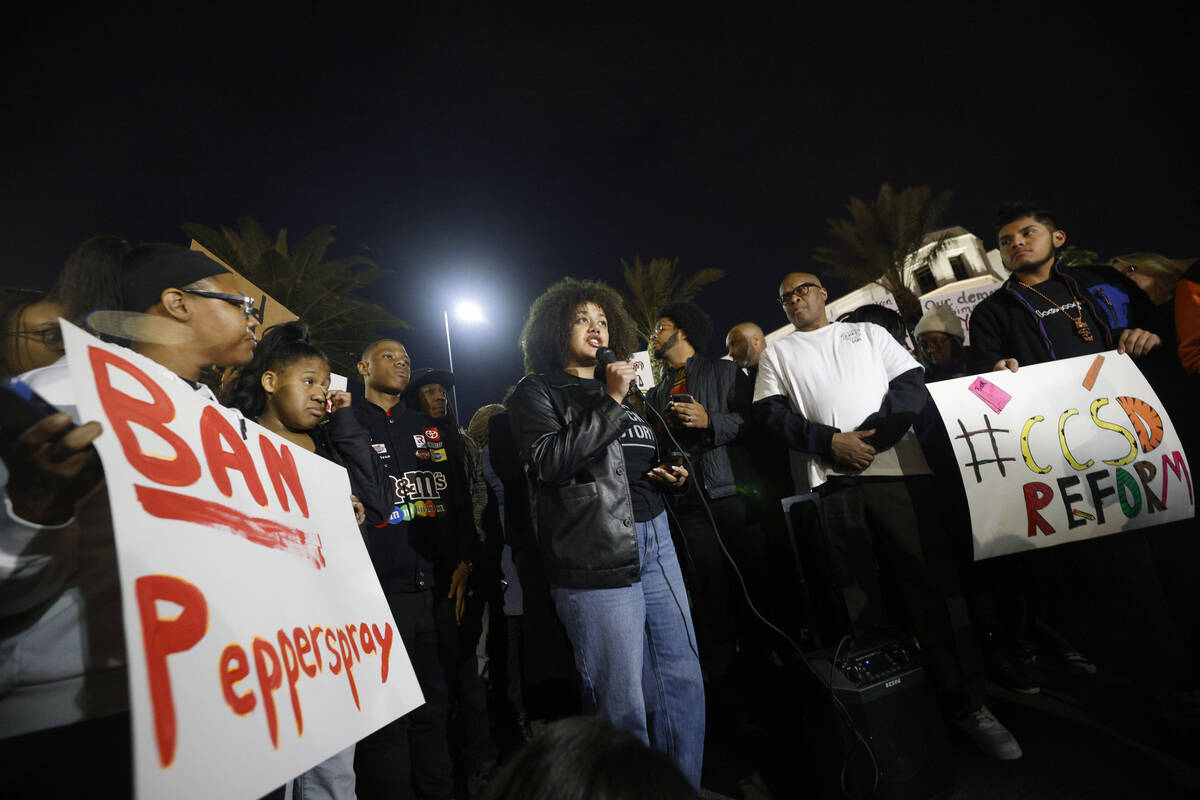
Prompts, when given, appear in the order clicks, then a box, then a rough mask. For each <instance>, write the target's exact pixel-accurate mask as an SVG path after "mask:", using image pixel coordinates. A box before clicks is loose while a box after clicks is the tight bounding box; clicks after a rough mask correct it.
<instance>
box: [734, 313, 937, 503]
mask: <svg viewBox="0 0 1200 800" xmlns="http://www.w3.org/2000/svg"><path fill="white" fill-rule="evenodd" d="M920 366H921V365H920V364H919V363H917V361H916V359H914V358H913V357H912V356H911V355H909V354H908V351H906V350H905V349H904V348H903V347H901V346H900V344H899V343H897V342H896V340H895V339H893V338H892V336H891V334H889V333H888V332H887V331H886V330H884V329H883V328H881V327H880V326H878V325H875V324H872V323H863V322H833V323H830V324H829V325H826V326H824V327H822V328H818V329H817V330H815V331H792V332H791V333H790V334H788V335H787V336H786V337H784V338H783V339H780V340H779V341H778V342H775V343H774V344H773V345H771V346H770V347H768V348H767V349H766V350H764V351H763V354H762V357H761V358H760V360H759V366H758V381H757V382H756V383H755V385H754V402H756V403H757V402H758V401H759V400H764V399H766V398H768V397H772V396H774V395H783V396H784V397H786V398H787V399H788V405H789V406H790V407H791V410H792V411H795V412H797V413H798V414H800V415H802V416H803V417H804V418H805V419H807V420H808V421H810V422H819V423H821V424H823V425H830V426H832V427H834V428H837V429H838V430H839V431H842V432H846V431H852V430H854V429H856V428H857V427H858V426H859V425H860V424H862V422H863V420H865V419H866V418H867V417H868V416H870V415H871V414H874V413H875V412H876V411H878V410H879V406H880V405H881V404H882V403H883V398H884V396H885V395H886V394H887V390H888V383H889V382H890V381H891V380H892V379H894V378H896V377H898V376H900V375H902V374H904V373H905V372H908V371H909V370H912V369H915V368H917V367H920ZM929 471H930V470H929V465H928V463H926V461H925V456H924V454H923V453H922V452H921V446H920V444H919V443H918V442H917V441H916V437H915V436H913V433H912V431H911V430H910V431H908V432H907V433H905V434H904V438H903V439H901V440H900V441H899V442H898V443H897V444H896V446H895V447H893V448H891V449H889V450H885V451H884V452H882V453H877V454H876V456H875V460H874V462H872V464H871V466H870V467H868V468H867V469H866V470H863V471H862V472H856V471H854V470H849V469H846V468H842V467H839V466H837V465H835V464H834V463H833V461H831V460H830V459H828V458H827V457H825V456H823V455H819V454H814V453H801V452H798V451H796V450H793V451H792V477H793V478H794V480H795V483H796V490H797V491H798V492H807V491H811V490H812V489H815V488H816V487H818V486H820V485H821V484H823V483H825V481H826V480H828V476H830V475H867V476H880V475H919V474H928V473H929Z"/></svg>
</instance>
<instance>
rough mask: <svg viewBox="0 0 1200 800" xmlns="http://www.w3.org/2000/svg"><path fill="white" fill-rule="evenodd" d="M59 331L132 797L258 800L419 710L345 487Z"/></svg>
mask: <svg viewBox="0 0 1200 800" xmlns="http://www.w3.org/2000/svg"><path fill="white" fill-rule="evenodd" d="M61 325H62V327H63V333H64V337H65V340H66V346H67V356H68V359H69V364H70V367H71V380H72V385H73V388H74V390H75V393H76V396H77V398H78V407H79V415H80V418H81V419H85V420H93V419H94V420H99V421H100V423H101V424H102V425H103V427H104V433H102V434H101V435H100V437H99V438H97V439H96V449H97V450H98V451H99V453H100V458H101V461H102V462H103V464H104V473H105V480H106V483H107V489H108V495H109V501H110V504H111V506H112V518H113V528H114V535H115V540H116V547H117V563H118V566H119V569H120V583H121V599H122V603H123V608H124V611H123V618H124V628H125V647H126V656H127V659H128V667H129V698H130V706H131V709H132V712H133V739H134V780H135V787H136V791H137V794H138V796H140V797H172V798H192V797H195V798H201V797H203V798H209V797H231V798H237V797H243V798H253V797H261V796H262V795H264V794H266V793H267V792H268V791H270V790H271V789H273V788H275V787H277V786H280V785H282V784H283V783H285V782H286V781H288V780H290V779H291V778H293V777H294V776H296V775H299V774H300V773H302V772H304V771H305V770H307V769H308V768H310V767H312V766H313V765H315V764H318V763H320V762H321V761H323V760H325V759H327V758H329V757H330V756H332V755H333V754H335V753H337V752H339V751H341V750H344V749H345V748H346V747H349V746H350V745H351V744H353V743H354V742H355V741H357V740H359V739H361V738H363V737H364V736H366V735H367V734H368V733H370V732H372V731H374V730H376V729H378V728H380V727H382V726H383V725H385V724H387V723H388V722H390V721H392V720H393V719H395V718H396V717H398V716H400V715H401V714H404V713H407V712H408V711H409V710H411V709H413V708H415V707H416V706H417V705H419V704H420V703H421V702H422V701H423V698H422V695H421V690H420V687H419V686H418V684H417V682H416V679H415V677H414V675H413V671H412V667H411V665H410V664H409V661H408V656H407V654H406V652H405V647H404V644H403V643H402V642H401V641H400V635H399V633H398V631H397V628H396V622H395V620H394V619H393V617H392V614H391V611H390V610H389V607H388V604H387V601H386V599H385V598H384V596H383V592H382V590H381V589H380V587H379V582H378V579H377V578H376V576H375V571H374V569H373V568H372V566H371V561H370V558H369V556H368V555H367V552H366V549H365V548H364V546H363V541H362V537H361V535H360V534H359V531H358V527H357V525H356V524H355V521H354V513H353V511H352V508H351V504H350V484H349V479H348V478H347V475H346V471H345V470H344V469H342V468H341V467H339V466H337V465H336V464H334V463H332V462H330V461H327V460H325V459H323V458H321V457H319V456H317V455H314V454H313V453H310V452H308V451H307V450H304V449H302V448H300V447H297V446H295V445H294V444H291V443H290V442H287V441H285V440H283V439H281V438H279V437H278V436H276V435H274V434H273V433H271V432H269V431H267V430H266V429H265V428H261V427H259V426H258V425H256V424H254V423H253V422H249V421H245V420H242V419H241V418H240V417H239V416H238V415H237V414H236V412H233V411H231V410H230V409H227V408H224V407H222V406H220V405H218V404H217V403H216V402H214V401H213V400H211V399H210V398H209V396H208V395H207V393H202V392H198V391H196V390H194V389H192V387H191V386H189V385H188V384H187V383H185V382H184V381H183V380H181V379H180V378H178V377H177V376H175V375H174V374H172V373H170V372H169V371H167V370H166V369H165V368H164V367H162V366H160V365H159V364H157V363H155V362H153V361H151V360H149V359H147V358H144V357H143V356H140V355H138V354H137V353H134V352H132V351H130V350H127V349H125V348H122V347H118V346H116V345H110V344H106V343H104V342H101V341H100V340H98V339H95V338H93V337H91V336H89V335H87V334H86V333H84V332H82V331H81V330H79V329H78V328H76V327H74V326H72V325H70V324H69V323H67V322H65V321H63V322H62V323H61ZM243 423H244V424H243ZM64 768H70V767H64Z"/></svg>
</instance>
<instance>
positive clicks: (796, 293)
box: [776, 283, 824, 306]
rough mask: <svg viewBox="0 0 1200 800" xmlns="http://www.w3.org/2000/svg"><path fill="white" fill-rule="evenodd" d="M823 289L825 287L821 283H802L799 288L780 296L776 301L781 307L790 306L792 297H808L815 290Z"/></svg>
mask: <svg viewBox="0 0 1200 800" xmlns="http://www.w3.org/2000/svg"><path fill="white" fill-rule="evenodd" d="M821 288H824V287H822V286H821V284H819V283H802V284H800V285H799V286H796V287H794V288H792V289H789V290H788V291H786V292H784V293H783V294H781V295H779V297H778V298H776V299H777V300H779V305H781V306H786V305H787V304H788V300H791V299H792V297H808V293H809V292H811V291H812V290H813V289H821Z"/></svg>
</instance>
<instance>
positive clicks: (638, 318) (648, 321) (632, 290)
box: [621, 256, 725, 341]
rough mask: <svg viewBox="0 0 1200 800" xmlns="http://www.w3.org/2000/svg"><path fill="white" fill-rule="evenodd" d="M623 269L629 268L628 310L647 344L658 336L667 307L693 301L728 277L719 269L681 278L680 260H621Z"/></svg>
mask: <svg viewBox="0 0 1200 800" xmlns="http://www.w3.org/2000/svg"><path fill="white" fill-rule="evenodd" d="M621 266H623V267H625V285H626V286H628V287H629V294H628V295H627V296H626V298H625V308H626V310H628V311H629V316H631V317H632V318H633V322H634V324H635V325H636V326H637V333H638V336H639V337H641V339H642V340H643V341H646V340H648V339H649V338H650V334H651V333H653V332H654V326H655V325H657V324H658V312H659V311H661V310H662V307H663V306H665V305H666V304H667V303H673V302H675V301H678V300H691V299H693V298H694V297H695V296H696V295H697V294H698V293H699V292H700V290H701V289H702V288H704V287H705V286H707V285H708V284H710V283H712V282H714V281H717V280H720V279H721V278H724V277H725V270H723V269H717V268H716V267H707V268H705V269H702V270H700V271H699V272H696V273H693V274H691V275H686V276H685V275H681V274H680V273H679V269H678V268H679V259H678V258H652V259H650V260H649V261H642V259H641V258H640V257H639V256H634V258H633V263H632V264H631V263H630V262H628V261H626V260H625V259H621Z"/></svg>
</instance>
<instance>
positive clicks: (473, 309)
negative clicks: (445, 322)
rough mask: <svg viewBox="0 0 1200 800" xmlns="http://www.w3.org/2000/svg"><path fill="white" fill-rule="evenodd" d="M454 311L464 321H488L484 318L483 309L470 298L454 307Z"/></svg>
mask: <svg viewBox="0 0 1200 800" xmlns="http://www.w3.org/2000/svg"><path fill="white" fill-rule="evenodd" d="M454 313H455V314H456V315H457V316H458V318H459V319H461V320H462V321H463V322H486V321H487V320H485V319H484V318H483V309H482V308H480V307H479V306H477V305H475V304H474V303H472V302H471V301H470V300H464V301H463V302H461V303H459V304H458V305H456V306H455V307H454Z"/></svg>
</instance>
